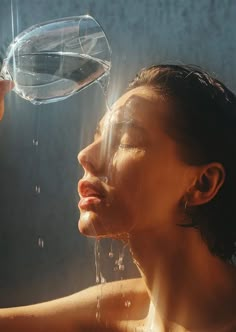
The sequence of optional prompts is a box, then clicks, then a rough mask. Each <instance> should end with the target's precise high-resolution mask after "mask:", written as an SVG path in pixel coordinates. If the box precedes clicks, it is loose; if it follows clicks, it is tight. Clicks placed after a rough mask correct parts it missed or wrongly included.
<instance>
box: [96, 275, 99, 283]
mask: <svg viewBox="0 0 236 332" xmlns="http://www.w3.org/2000/svg"><path fill="white" fill-rule="evenodd" d="M99 282H100V279H99V277H98V276H96V284H99Z"/></svg>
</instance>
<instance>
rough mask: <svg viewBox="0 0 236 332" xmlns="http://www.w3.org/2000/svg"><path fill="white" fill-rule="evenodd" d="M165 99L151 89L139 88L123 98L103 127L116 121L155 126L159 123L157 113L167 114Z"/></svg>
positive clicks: (106, 117) (107, 114) (119, 100)
mask: <svg viewBox="0 0 236 332" xmlns="http://www.w3.org/2000/svg"><path fill="white" fill-rule="evenodd" d="M165 108H166V106H165V103H164V100H163V97H161V96H159V95H158V94H157V93H156V92H155V91H154V90H152V89H151V88H149V87H138V88H135V89H132V90H130V91H128V92H126V93H125V94H124V95H123V96H121V97H120V98H119V99H118V100H117V101H116V102H115V103H114V104H113V106H112V108H111V110H110V111H108V112H107V113H106V114H105V116H104V117H103V119H102V120H101V125H104V124H105V123H107V121H108V122H110V121H112V122H113V121H114V122H120V121H135V122H137V123H138V124H140V125H142V126H144V127H146V126H149V127H150V126H153V125H155V123H156V122H157V121H158V118H159V117H158V116H157V113H159V114H160V113H163V112H165V110H164V109H165Z"/></svg>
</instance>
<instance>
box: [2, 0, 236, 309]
mask: <svg viewBox="0 0 236 332" xmlns="http://www.w3.org/2000/svg"><path fill="white" fill-rule="evenodd" d="M0 6H1V7H0V11H1V19H0V61H1V62H2V60H3V59H4V57H5V55H6V49H7V46H8V45H9V44H10V42H11V41H12V39H13V38H14V37H15V36H16V35H17V34H18V33H20V32H21V31H23V30H24V29H26V28H28V27H30V26H31V25H33V24H37V23H40V22H44V21H47V20H53V19H57V18H62V17H66V16H75V15H76V16H77V15H84V14H90V15H92V16H94V17H95V18H96V19H97V20H98V22H100V24H101V25H102V27H103V29H104V30H105V32H106V34H107V37H108V39H109V42H110V45H111V48H112V70H111V79H110V86H109V103H110V104H112V102H113V101H114V100H115V99H116V98H118V97H119V95H120V94H121V93H122V92H123V91H124V90H125V88H126V86H127V84H128V82H129V81H130V80H131V79H132V78H133V77H134V75H135V74H136V72H137V71H138V70H139V69H140V68H142V67H144V66H149V65H152V64H158V63H167V62H168V63H178V64H196V65H198V66H201V67H203V68H204V69H207V70H208V71H209V72H210V73H212V74H214V75H215V76H217V77H218V78H219V79H220V80H222V81H223V82H225V83H226V84H227V85H228V86H229V87H230V88H231V89H232V90H234V91H236V29H235V16H236V2H235V1H234V0H198V1H194V0H188V1H186V0H119V1H111V0H51V1H48V0H40V1H37V0H1V1H0ZM104 110H105V100H104V96H103V93H102V91H101V88H100V87H99V86H98V85H97V84H93V85H92V86H89V87H88V88H87V89H85V90H83V91H81V92H79V93H78V94H76V95H74V96H73V97H71V98H69V99H67V100H64V101H61V102H58V103H53V104H48V105H40V106H35V105H32V104H31V103H29V102H27V101H25V100H23V99H21V98H20V97H18V96H17V95H16V94H15V93H14V92H11V93H10V94H9V95H8V96H7V97H6V114H5V116H4V119H3V120H2V122H1V123H0V196H1V197H0V215H1V217H0V220H1V221H0V264H1V269H0V306H1V307H8V306H18V305H25V304H31V303H36V302H40V301H46V300H50V299H53V298H57V297H61V296H65V295H67V294H71V293H73V292H76V291H79V290H81V289H83V288H85V287H89V286H91V285H93V284H95V264H94V240H91V239H90V240H89V239H87V238H84V237H83V236H82V235H80V234H79V232H78V230H77V222H78V218H79V212H78V209H77V203H78V196H77V181H78V179H79V178H80V177H81V175H82V170H81V168H80V166H79V165H78V162H77V154H78V151H79V150H80V149H81V148H82V147H83V146H84V145H86V144H88V143H89V141H90V139H91V137H92V134H93V131H94V127H95V126H96V122H97V121H98V119H99V117H100V116H101V114H102V113H103V112H104ZM199 130H200V128H199ZM36 136H37V137H36ZM35 138H37V139H38V142H39V144H38V146H37V148H36V146H35V143H34V139H35ZM39 187H40V193H39V190H37V188H39ZM112 245H113V247H114V257H112V258H109V255H108V252H109V250H110V246H111V241H110V240H106V241H104V242H103V243H102V244H101V247H102V248H101V265H102V271H103V274H104V276H105V278H106V279H107V280H116V279H120V278H129V277H133V276H137V275H138V272H137V270H136V268H135V266H134V264H133V263H132V260H131V258H130V257H129V254H128V250H126V255H125V257H126V258H125V270H124V271H120V272H119V271H118V272H117V271H114V266H115V260H116V259H117V258H118V255H119V252H120V251H121V250H122V246H121V245H120V244H118V243H113V244H112Z"/></svg>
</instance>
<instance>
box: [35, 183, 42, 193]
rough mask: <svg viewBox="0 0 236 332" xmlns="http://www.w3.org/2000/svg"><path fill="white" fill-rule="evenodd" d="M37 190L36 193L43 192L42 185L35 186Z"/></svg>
mask: <svg viewBox="0 0 236 332" xmlns="http://www.w3.org/2000/svg"><path fill="white" fill-rule="evenodd" d="M35 192H36V194H38V195H39V194H40V192H41V188H40V186H38V185H37V186H35Z"/></svg>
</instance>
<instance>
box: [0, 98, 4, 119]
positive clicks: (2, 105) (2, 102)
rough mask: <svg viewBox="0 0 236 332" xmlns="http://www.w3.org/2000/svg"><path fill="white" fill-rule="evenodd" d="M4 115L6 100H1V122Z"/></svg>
mask: <svg viewBox="0 0 236 332" xmlns="http://www.w3.org/2000/svg"><path fill="white" fill-rule="evenodd" d="M3 114H4V99H3V98H0V121H1V120H2V117H3Z"/></svg>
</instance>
